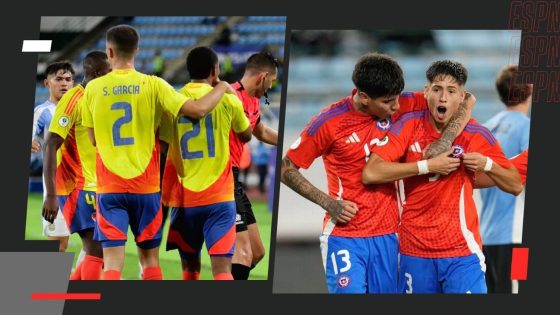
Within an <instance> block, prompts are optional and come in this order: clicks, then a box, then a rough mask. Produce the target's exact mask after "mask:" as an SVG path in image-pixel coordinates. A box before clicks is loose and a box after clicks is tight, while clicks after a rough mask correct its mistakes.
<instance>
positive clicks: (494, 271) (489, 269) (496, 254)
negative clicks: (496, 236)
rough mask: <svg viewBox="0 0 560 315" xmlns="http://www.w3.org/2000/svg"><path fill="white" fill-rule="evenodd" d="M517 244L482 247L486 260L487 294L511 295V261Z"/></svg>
mask: <svg viewBox="0 0 560 315" xmlns="http://www.w3.org/2000/svg"><path fill="white" fill-rule="evenodd" d="M520 246H521V245H518V244H505V245H486V246H482V250H483V252H484V257H485V258H486V286H487V287H488V293H510V294H511V293H512V281H511V259H512V251H513V248H515V247H520Z"/></svg>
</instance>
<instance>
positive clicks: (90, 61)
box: [83, 50, 107, 76]
mask: <svg viewBox="0 0 560 315" xmlns="http://www.w3.org/2000/svg"><path fill="white" fill-rule="evenodd" d="M106 62H107V54H106V53H105V52H103V51H98V50H94V51H92V52H89V53H88V54H87V55H86V57H85V58H84V61H83V66H84V73H85V74H86V76H87V75H95V72H98V71H101V68H102V67H104V66H105V65H106ZM95 76H97V75H95Z"/></svg>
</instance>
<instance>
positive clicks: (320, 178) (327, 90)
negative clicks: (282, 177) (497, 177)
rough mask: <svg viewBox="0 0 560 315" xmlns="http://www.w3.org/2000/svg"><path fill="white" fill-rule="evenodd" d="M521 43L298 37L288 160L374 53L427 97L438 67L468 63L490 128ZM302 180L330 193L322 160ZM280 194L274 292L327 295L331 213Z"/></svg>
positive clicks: (456, 35) (477, 37)
mask: <svg viewBox="0 0 560 315" xmlns="http://www.w3.org/2000/svg"><path fill="white" fill-rule="evenodd" d="M520 39H521V32H520V31H514V30H435V31H429V30H428V31H357V30H352V31H292V33H291V42H290V65H289V75H288V91H287V99H286V119H285V129H284V145H283V150H284V152H283V155H284V154H285V153H286V151H287V149H288V148H289V146H290V145H291V144H292V143H293V142H294V141H295V140H296V139H297V137H298V136H299V133H300V132H301V130H302V129H303V128H304V127H305V125H306V123H307V122H308V121H309V120H310V119H311V118H312V117H313V116H314V115H316V114H317V113H318V112H319V111H320V110H321V109H322V108H323V107H325V106H327V105H329V104H331V103H333V102H335V101H337V100H339V99H341V98H343V97H345V96H347V95H349V94H350V91H351V89H352V88H353V84H352V80H351V76H352V71H353V69H354V65H355V63H356V60H357V58H358V57H359V56H360V55H362V54H364V53H366V52H373V51H377V52H383V53H386V54H389V55H391V56H393V57H394V58H396V59H397V60H398V62H399V63H400V65H401V67H402V68H403V71H404V76H405V91H415V90H423V87H424V84H425V82H426V76H425V71H426V69H427V68H428V67H429V65H430V64H431V63H432V62H433V61H436V60H440V59H452V60H456V61H459V62H461V63H463V64H464V65H465V66H466V67H467V69H468V71H469V78H468V81H467V84H466V87H467V89H468V90H469V91H471V92H473V93H474V95H475V96H476V98H477V103H476V106H475V109H474V113H473V117H474V118H475V119H477V120H478V121H480V122H482V123H484V122H485V121H487V120H488V119H489V118H490V117H492V116H493V115H494V114H496V113H497V112H498V111H501V110H502V109H503V108H504V105H502V103H501V102H500V100H499V98H498V94H497V92H496V91H495V83H494V82H495V78H496V75H497V73H498V71H499V69H500V68H501V67H503V66H504V65H506V64H509V63H515V64H517V63H518V60H519V48H520ZM302 173H303V174H304V175H305V176H306V177H307V178H309V179H310V180H311V182H313V183H314V184H315V185H316V186H317V187H318V188H319V189H321V190H323V191H327V183H326V175H325V171H324V167H323V164H322V161H321V159H317V160H316V161H315V163H314V164H313V165H312V166H311V167H310V169H309V170H302ZM280 187H281V188H280V201H279V210H278V229H277V245H276V256H275V264H274V292H275V293H326V286H325V283H324V282H325V281H324V271H323V268H322V261H321V257H320V249H319V236H320V234H321V229H322V219H323V214H324V211H323V209H321V208H320V207H319V206H317V205H315V204H313V203H311V202H309V201H307V200H306V199H304V198H302V197H301V196H299V195H297V194H296V193H295V192H293V191H292V190H291V189H289V188H287V187H286V186H284V185H281V186H280ZM302 279H305V281H302Z"/></svg>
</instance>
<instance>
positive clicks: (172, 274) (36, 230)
mask: <svg viewBox="0 0 560 315" xmlns="http://www.w3.org/2000/svg"><path fill="white" fill-rule="evenodd" d="M252 203H253V211H254V212H255V216H256V218H257V222H258V225H259V230H260V234H261V239H262V241H263V243H264V246H265V249H266V255H265V257H264V258H263V260H262V261H261V262H260V263H259V264H258V265H257V267H255V269H253V270H252V271H251V276H250V278H249V279H250V280H266V279H267V278H268V263H269V253H270V236H271V230H270V227H271V221H272V214H271V212H269V211H268V209H267V204H266V203H265V202H259V201H253V202H252ZM41 207H42V194H40V193H30V194H29V198H28V201H27V224H26V228H25V239H26V240H43V239H45V237H44V236H43V235H42V222H41ZM168 227H169V220H167V222H166V225H165V227H164V229H163V235H164V236H163V241H162V245H161V247H160V264H161V269H162V272H163V278H164V279H166V280H180V279H181V261H180V258H179V253H178V252H177V251H175V250H174V251H169V252H167V251H165V242H166V240H167V231H168ZM81 248H82V242H81V240H80V237H79V236H78V235H77V234H72V235H71V236H70V241H69V244H68V249H67V252H73V253H75V255H74V263H75V261H76V259H77V258H78V254H79V252H80V250H81ZM122 277H123V279H130V280H139V279H140V274H139V265H138V255H137V251H136V245H135V244H134V237H133V235H132V233H131V232H130V231H129V232H128V241H127V242H126V259H125V265H124V269H123V272H122ZM200 279H202V280H210V279H212V269H211V268H210V258H209V257H208V254H207V252H206V248H205V247H204V249H203V252H202V270H201V273H200Z"/></svg>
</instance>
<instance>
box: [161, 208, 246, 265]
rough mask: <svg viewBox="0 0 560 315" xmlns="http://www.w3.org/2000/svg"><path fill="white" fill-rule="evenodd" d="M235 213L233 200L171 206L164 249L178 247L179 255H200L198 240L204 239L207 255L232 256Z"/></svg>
mask: <svg viewBox="0 0 560 315" xmlns="http://www.w3.org/2000/svg"><path fill="white" fill-rule="evenodd" d="M235 215H236V210H235V201H230V202H220V203H216V204H212V205H207V206H199V207H186V208H173V209H172V210H171V223H170V226H169V235H168V237H167V250H173V249H178V250H179V254H180V255H181V258H182V259H192V258H196V257H199V256H200V251H201V250H202V244H203V243H204V242H206V248H207V249H208V254H209V255H211V256H222V257H232V256H233V250H234V246H235Z"/></svg>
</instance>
